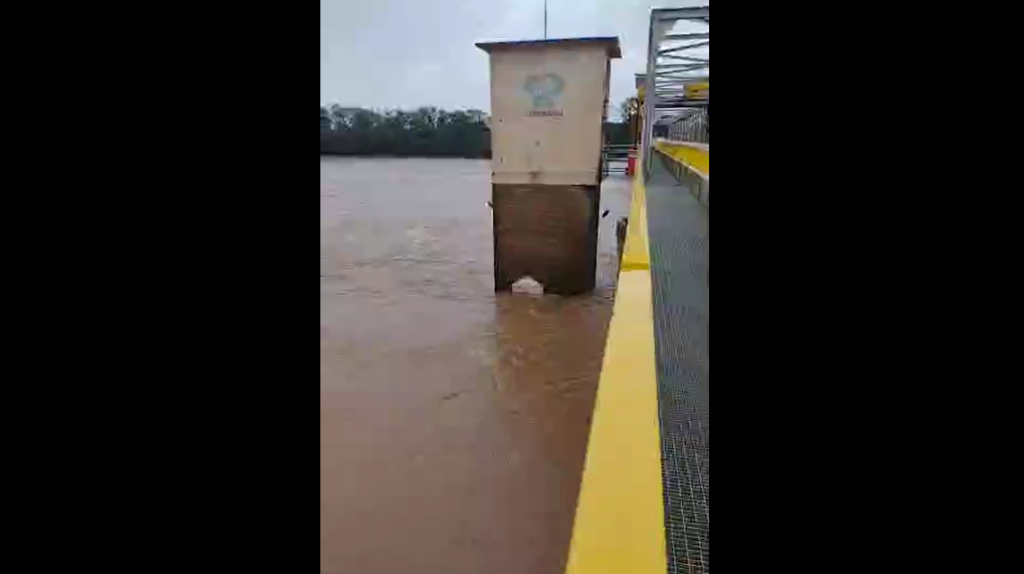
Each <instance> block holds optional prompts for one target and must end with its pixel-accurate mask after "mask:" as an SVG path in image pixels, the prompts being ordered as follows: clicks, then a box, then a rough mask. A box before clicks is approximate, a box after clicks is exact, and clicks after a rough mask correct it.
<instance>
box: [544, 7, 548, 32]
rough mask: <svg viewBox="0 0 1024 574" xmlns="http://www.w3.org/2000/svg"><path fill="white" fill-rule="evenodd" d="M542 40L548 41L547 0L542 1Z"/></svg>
mask: <svg viewBox="0 0 1024 574" xmlns="http://www.w3.org/2000/svg"><path fill="white" fill-rule="evenodd" d="M544 39H545V40H547V39H548V0H544Z"/></svg>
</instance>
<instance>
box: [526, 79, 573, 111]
mask: <svg viewBox="0 0 1024 574" xmlns="http://www.w3.org/2000/svg"><path fill="white" fill-rule="evenodd" d="M564 89H565V80H563V79H562V77H561V76H559V75H558V74H542V75H538V76H527V78H526V81H525V82H523V91H524V92H526V93H527V94H530V98H532V102H531V103H532V106H533V109H531V110H530V112H529V114H527V115H530V116H560V115H562V114H563V113H564V112H563V111H562V109H561V108H560V107H559V103H560V100H561V95H562V90H564Z"/></svg>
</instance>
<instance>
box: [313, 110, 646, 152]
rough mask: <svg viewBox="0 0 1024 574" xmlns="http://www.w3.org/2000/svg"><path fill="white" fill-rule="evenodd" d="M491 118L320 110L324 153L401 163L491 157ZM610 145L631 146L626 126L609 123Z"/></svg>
mask: <svg viewBox="0 0 1024 574" xmlns="http://www.w3.org/2000/svg"><path fill="white" fill-rule="evenodd" d="M489 121H490V118H489V117H488V115H487V114H486V113H485V112H483V111H480V110H456V111H446V110H442V109H438V108H435V107H422V108H419V109H416V110H414V111H404V110H387V111H382V112H377V111H374V110H367V109H363V108H345V107H342V106H339V105H337V104H335V105H332V106H329V107H327V106H320V153H321V154H333V155H388V156H399V157H410V156H414V157H465V158H489V157H491V130H490V128H489V127H488V124H489ZM604 127H605V130H604V134H605V141H606V143H610V144H628V143H630V141H629V139H630V137H629V129H628V126H627V125H626V124H625V123H611V122H609V123H606V124H605V126H604Z"/></svg>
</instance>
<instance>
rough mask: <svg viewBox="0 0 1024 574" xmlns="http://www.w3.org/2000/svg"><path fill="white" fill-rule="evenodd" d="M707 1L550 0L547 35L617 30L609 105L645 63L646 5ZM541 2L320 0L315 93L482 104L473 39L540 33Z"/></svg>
mask: <svg viewBox="0 0 1024 574" xmlns="http://www.w3.org/2000/svg"><path fill="white" fill-rule="evenodd" d="M707 4H710V1H709V0H662V1H660V2H659V1H657V0H654V1H652V0H548V37H549V38H567V37H577V36H618V37H619V41H620V43H621V45H622V59H620V60H614V61H613V62H612V82H611V108H612V110H614V109H615V108H616V106H617V105H618V102H620V101H622V100H623V99H625V98H627V97H629V96H630V95H632V94H633V93H634V91H635V90H634V89H633V74H635V73H638V72H642V71H643V68H644V66H645V65H646V53H647V26H648V18H649V12H650V9H651V8H676V7H681V6H698V5H707ZM543 7H544V0H320V103H321V104H331V103H338V104H341V105H344V106H360V107H372V108H415V107H418V106H423V105H434V106H438V107H441V108H447V109H459V108H463V109H464V108H477V109H482V110H489V109H490V104H489V99H490V96H489V92H488V66H487V55H486V54H485V53H484V52H483V51H481V50H479V49H477V48H476V46H474V43H476V42H480V41H499V40H523V39H534V38H540V37H542V36H543V25H544V8H543ZM678 30H679V28H677V31H678ZM612 113H613V114H614V112H612Z"/></svg>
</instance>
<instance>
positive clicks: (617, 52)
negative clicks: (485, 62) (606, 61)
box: [476, 36, 622, 58]
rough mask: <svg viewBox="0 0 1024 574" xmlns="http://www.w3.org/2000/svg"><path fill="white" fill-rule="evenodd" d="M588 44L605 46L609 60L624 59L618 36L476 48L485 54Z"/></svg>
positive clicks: (558, 39) (485, 45)
mask: <svg viewBox="0 0 1024 574" xmlns="http://www.w3.org/2000/svg"><path fill="white" fill-rule="evenodd" d="M588 44H589V45H596V46H605V47H606V48H607V49H608V57H609V58H621V57H622V50H621V49H620V48H619V38H618V36H597V37H588V38H553V39H550V40H519V41H516V42H477V44H476V47H477V48H480V49H481V50H483V51H484V52H487V53H491V52H494V51H497V50H508V49H514V48H529V47H545V46H567V45H588Z"/></svg>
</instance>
